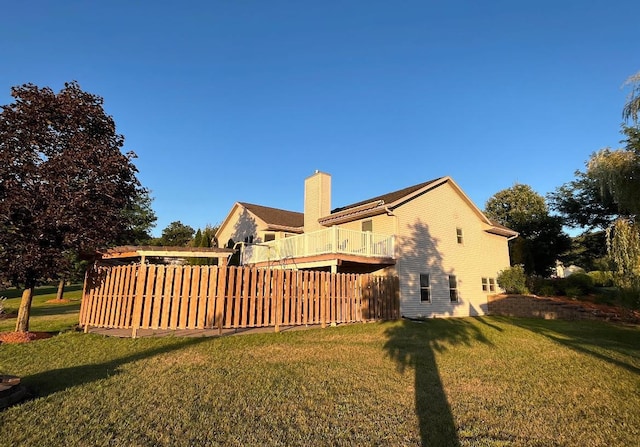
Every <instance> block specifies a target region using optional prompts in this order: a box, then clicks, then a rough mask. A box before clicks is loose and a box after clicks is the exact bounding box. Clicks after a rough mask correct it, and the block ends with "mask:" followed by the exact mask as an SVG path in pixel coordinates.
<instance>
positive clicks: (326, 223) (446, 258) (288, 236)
mask: <svg viewBox="0 0 640 447" xmlns="http://www.w3.org/2000/svg"><path fill="white" fill-rule="evenodd" d="M216 237H217V239H218V241H220V244H221V245H222V244H228V245H236V248H238V249H239V250H240V253H241V256H240V260H241V263H242V264H244V265H255V266H258V267H270V268H292V269H324V270H329V271H332V272H355V273H362V272H369V273H374V274H379V275H397V276H398V278H399V282H400V311H401V314H402V315H404V316H407V317H445V316H468V315H482V314H484V313H486V310H487V295H490V294H494V293H498V292H499V290H498V286H497V283H496V276H497V274H498V272H499V271H500V270H502V269H504V268H507V267H509V249H508V240H509V239H512V238H514V237H517V233H516V232H514V231H512V230H510V229H508V228H505V227H503V226H501V225H497V224H495V223H493V222H491V221H490V220H489V219H488V218H487V217H486V216H484V214H483V213H482V212H481V211H480V209H479V208H478V207H477V206H476V205H474V204H473V202H472V201H471V200H470V199H469V197H467V195H466V194H465V193H464V192H463V191H462V190H461V189H460V187H459V186H458V185H457V184H456V183H455V182H454V181H453V180H452V179H451V178H450V177H441V178H438V179H435V180H431V181H428V182H424V183H420V184H418V185H414V186H410V187H408V188H404V189H401V190H398V191H394V192H391V193H388V194H384V195H381V196H377V197H373V198H371V199H367V200H363V201H360V202H357V203H354V204H351V205H348V206H343V207H340V208H335V209H331V176H330V175H329V174H326V173H324V172H317V171H316V172H315V173H314V174H313V175H311V176H310V177H308V178H307V179H306V180H305V194H304V212H303V213H299V212H293V211H285V210H279V209H276V208H269V207H264V206H260V205H252V204H248V203H242V202H237V203H235V204H234V206H233V207H232V209H231V212H230V213H229V215H228V216H227V218H226V219H225V220H224V222H223V223H222V225H221V226H220V228H219V230H218V232H217V234H216Z"/></svg>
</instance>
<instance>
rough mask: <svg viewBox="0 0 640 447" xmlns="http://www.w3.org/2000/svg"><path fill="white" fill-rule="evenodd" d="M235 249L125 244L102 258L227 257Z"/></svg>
mask: <svg viewBox="0 0 640 447" xmlns="http://www.w3.org/2000/svg"><path fill="white" fill-rule="evenodd" d="M233 252H234V250H232V249H229V248H218V247H166V246H155V245H153V246H152V245H123V246H119V247H112V248H109V249H107V250H104V251H102V252H99V253H98V254H99V256H100V257H101V258H102V259H117V258H137V257H141V256H152V257H163V258H226V257H228V256H229V255H230V254H232V253H233Z"/></svg>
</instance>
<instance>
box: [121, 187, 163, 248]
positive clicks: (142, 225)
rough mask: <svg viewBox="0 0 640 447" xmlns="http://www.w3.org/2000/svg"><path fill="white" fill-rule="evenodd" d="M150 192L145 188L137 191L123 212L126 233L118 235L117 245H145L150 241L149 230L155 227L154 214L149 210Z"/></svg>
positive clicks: (155, 218)
mask: <svg viewBox="0 0 640 447" xmlns="http://www.w3.org/2000/svg"><path fill="white" fill-rule="evenodd" d="M152 201H153V199H152V198H151V195H150V192H149V190H148V189H146V188H141V189H140V190H138V193H137V194H136V197H135V198H134V200H133V202H132V203H131V205H130V206H129V207H128V208H126V209H124V210H123V219H124V220H125V222H127V223H128V226H127V229H126V231H125V232H124V233H123V234H122V235H120V238H119V240H118V241H116V242H117V244H118V245H146V244H149V242H150V241H151V239H152V237H151V229H153V227H155V226H156V220H158V218H157V217H156V213H155V212H154V211H153V209H152V208H151V202H152Z"/></svg>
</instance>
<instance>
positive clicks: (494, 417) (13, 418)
mask: <svg viewBox="0 0 640 447" xmlns="http://www.w3.org/2000/svg"><path fill="white" fill-rule="evenodd" d="M54 293H55V291H54ZM0 294H1V293H0ZM41 305H42V306H43V307H42V309H41V311H42V313H40V314H39V313H38V312H40V310H38V309H37V308H38V307H39V306H41ZM60 309H63V308H60ZM76 309H77V308H76ZM36 311H37V312H36ZM66 311H67V310H64V312H66ZM47 314H48V315H47ZM52 318H53V316H52V315H51V313H50V312H49V310H47V306H46V305H44V303H43V302H37V303H36V305H35V306H34V318H33V320H32V324H33V326H34V327H37V326H38V325H40V324H42V325H43V326H40V327H53V326H55V324H53V322H52V320H51V319H52ZM68 318H69V314H64V313H63V314H62V316H61V317H60V321H61V322H64V323H60V324H59V326H60V327H61V328H64V327H66V326H67V321H68V320H67V319H68ZM75 318H76V322H77V316H76V317H75ZM39 319H43V320H46V321H47V323H40V322H38V321H37V320H39ZM54 320H55V318H54ZM2 324H3V325H4V324H6V323H2ZM47 325H48V326H47ZM9 327H10V328H11V329H12V327H11V325H9ZM0 330H5V329H0ZM0 373H8V374H15V375H18V376H20V377H22V379H23V382H24V383H25V384H27V385H28V386H29V387H30V388H31V389H32V390H33V391H34V392H35V393H36V396H35V398H34V399H32V400H31V401H28V402H24V403H22V404H19V405H16V406H14V407H11V408H8V409H6V410H4V411H3V412H2V413H0V445H42V446H56V445H67V446H68V445H83V446H84V445H92V446H93V445H96V446H100V445H104V446H107V445H109V446H130V445H139V446H147V445H225V446H227V445H231V446H240V445H282V446H285V445H305V446H308V445H345V446H347V445H367V446H368V445H390V446H396V445H420V444H421V443H424V444H426V445H433V446H446V445H453V446H456V445H463V446H483V445H486V446H507V445H508V446H554V445H558V446H561V445H562V446H632V445H638V439H640V329H639V328H638V327H628V326H616V325H610V324H606V323H597V322H563V321H545V320H529V319H508V318H498V317H481V318H465V319H451V320H444V319H438V320H429V321H427V322H424V323H415V322H408V321H398V322H389V323H370V324H359V325H352V326H343V327H337V328H327V329H312V330H308V331H300V332H283V333H280V334H273V333H271V334H253V335H239V336H232V337H222V338H201V337H198V338H177V337H166V338H142V339H135V340H132V339H117V338H106V337H102V336H98V335H94V334H83V333H79V332H66V333H64V334H62V335H58V336H56V337H53V338H50V339H47V340H40V341H37V342H32V343H29V344H16V345H6V344H5V345H0Z"/></svg>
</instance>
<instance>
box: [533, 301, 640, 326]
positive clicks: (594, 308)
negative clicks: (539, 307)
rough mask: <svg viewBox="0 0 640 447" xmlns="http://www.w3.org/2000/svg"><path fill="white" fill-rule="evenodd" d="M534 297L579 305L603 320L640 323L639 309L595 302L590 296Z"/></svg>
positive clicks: (568, 304)
mask: <svg viewBox="0 0 640 447" xmlns="http://www.w3.org/2000/svg"><path fill="white" fill-rule="evenodd" d="M536 298H540V299H543V300H550V301H555V302H559V303H562V304H566V305H567V306H572V307H580V308H583V309H585V310H588V311H590V312H591V313H593V314H594V315H596V316H598V317H601V318H602V319H604V320H609V321H614V322H615V321H618V322H622V323H631V324H640V310H633V309H628V308H625V307H617V306H610V305H608V304H600V303H595V302H593V301H591V300H590V298H591V299H594V297H585V298H583V299H579V300H577V299H575V300H574V299H571V298H567V297H563V296H545V297H536Z"/></svg>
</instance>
